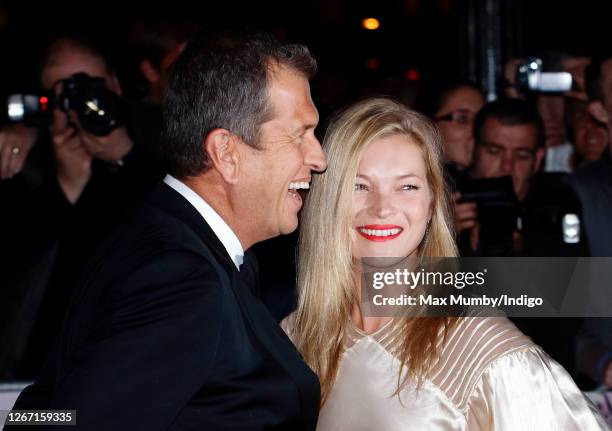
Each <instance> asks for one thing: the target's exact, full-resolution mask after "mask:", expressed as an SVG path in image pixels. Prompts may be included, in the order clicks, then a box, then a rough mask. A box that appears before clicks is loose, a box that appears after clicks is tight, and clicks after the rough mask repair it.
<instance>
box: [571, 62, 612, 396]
mask: <svg viewBox="0 0 612 431" xmlns="http://www.w3.org/2000/svg"><path fill="white" fill-rule="evenodd" d="M587 90H588V93H589V99H590V103H589V108H588V109H589V112H590V113H591V115H592V116H593V117H594V118H595V120H597V121H598V122H600V123H601V124H604V125H605V126H606V129H607V132H608V135H609V136H610V139H612V55H607V56H603V57H601V58H598V59H596V60H595V61H593V63H591V65H589V68H588V69H587ZM568 182H569V183H570V185H571V186H572V187H573V188H574V190H576V193H577V194H578V196H579V197H580V201H581V202H582V206H583V208H584V224H585V228H586V232H587V235H588V237H589V245H590V251H591V255H592V256H597V257H610V256H612V224H611V223H610V214H612V147H609V148H608V149H607V150H605V151H604V154H603V157H602V158H601V159H600V160H598V161H596V162H592V163H590V164H588V165H585V166H583V167H582V168H579V169H577V170H576V172H575V173H574V174H573V175H572V176H571V177H569V178H568ZM593 299H594V300H598V299H599V298H593ZM602 306H603V307H607V308H608V309H609V307H610V304H602ZM611 334H612V319H610V318H603V319H597V318H590V319H585V322H584V328H583V332H582V333H581V335H580V336H579V338H578V343H577V350H576V362H577V366H578V369H579V370H580V371H581V372H583V373H584V374H585V375H587V376H589V377H590V378H591V379H592V380H593V381H594V382H595V383H597V384H601V385H605V386H607V387H612V335H611Z"/></svg>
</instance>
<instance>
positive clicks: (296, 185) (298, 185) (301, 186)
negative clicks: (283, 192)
mask: <svg viewBox="0 0 612 431" xmlns="http://www.w3.org/2000/svg"><path fill="white" fill-rule="evenodd" d="M298 189H305V190H308V189H310V183H307V182H305V181H304V182H293V183H290V184H289V190H298Z"/></svg>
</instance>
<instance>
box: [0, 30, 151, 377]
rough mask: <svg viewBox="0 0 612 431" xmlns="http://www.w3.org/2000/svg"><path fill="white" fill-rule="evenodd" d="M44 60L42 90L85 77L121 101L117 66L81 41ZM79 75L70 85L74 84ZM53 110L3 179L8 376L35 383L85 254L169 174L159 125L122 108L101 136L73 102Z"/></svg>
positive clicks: (61, 44) (4, 359) (66, 40)
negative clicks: (157, 142)
mask: <svg viewBox="0 0 612 431" xmlns="http://www.w3.org/2000/svg"><path fill="white" fill-rule="evenodd" d="M41 64H42V67H41V71H40V83H41V87H42V88H43V89H44V90H47V91H49V92H51V91H53V92H55V93H56V94H58V95H59V94H62V93H63V92H64V86H65V85H68V84H66V80H68V79H73V77H75V76H79V75H77V74H86V75H87V76H88V77H89V78H91V79H100V80H101V81H100V87H98V90H97V91H98V92H102V91H103V90H102V86H104V87H105V89H104V91H106V92H107V93H106V94H107V95H108V96H107V97H116V98H117V99H118V100H121V101H123V99H119V96H120V95H121V87H120V85H119V82H118V80H117V77H116V75H115V73H114V70H113V67H112V66H111V64H110V63H109V61H108V60H107V58H105V56H104V55H103V54H102V52H101V51H100V50H99V49H98V47H97V46H96V45H95V44H93V43H91V42H89V41H87V40H85V39H82V38H74V37H65V36H64V37H58V38H56V39H54V40H52V41H51V42H50V43H49V45H48V47H47V49H46V51H45V55H44V57H43V59H42V61H41ZM89 78H87V79H89ZM76 82H78V81H72V83H73V84H71V85H74V87H73V88H77V89H78V85H76ZM90 82H91V81H90ZM85 91H90V90H85ZM73 92H76V93H77V94H78V93H79V92H80V93H81V94H82V92H83V90H82V89H81V90H73ZM113 94H114V95H116V96H110V95H113ZM74 99H75V98H73V99H72V100H74ZM71 103H73V102H71ZM50 107H53V111H52V121H51V122H50V123H49V124H41V125H40V126H41V127H40V130H38V131H37V133H36V135H37V138H36V139H37V141H36V143H35V144H34V145H33V146H32V147H31V151H30V152H29V154H28V159H27V162H26V163H25V166H24V168H23V170H22V171H21V172H20V173H18V174H17V175H16V176H15V177H14V178H12V179H10V180H6V181H2V182H0V198H1V200H2V202H3V203H4V205H5V209H4V211H2V213H1V214H0V224H1V225H2V226H4V227H5V231H4V232H3V244H2V245H3V247H2V248H1V250H0V255H1V257H2V262H4V263H5V265H6V268H5V269H4V270H3V272H2V280H1V281H0V283H1V284H2V285H3V287H4V289H3V290H2V292H1V293H0V296H1V297H0V315H1V316H2V317H3V319H6V320H4V321H2V322H0V328H1V330H0V342H1V343H2V345H3V346H4V349H2V352H0V376H2V377H3V378H10V379H24V380H26V379H27V380H30V379H33V378H34V377H35V376H36V375H37V374H38V372H39V371H40V368H41V366H42V362H43V360H44V358H45V356H46V355H47V353H48V351H49V349H50V347H51V345H52V342H53V340H54V339H55V337H56V336H57V334H58V332H59V329H60V327H61V324H62V322H63V319H64V315H65V312H66V308H67V304H68V300H69V298H70V296H71V295H72V292H73V288H74V286H75V284H76V282H77V279H78V276H79V275H80V272H81V271H82V270H83V268H84V267H85V264H86V262H87V260H88V258H90V257H91V255H92V254H93V251H94V250H95V248H96V247H97V246H98V245H99V243H100V242H101V240H102V238H103V237H105V236H106V235H107V234H108V233H109V232H110V231H111V230H112V229H114V228H115V227H116V226H117V225H118V224H119V220H120V219H121V218H123V217H124V215H125V214H126V213H128V212H129V211H131V210H132V209H133V208H134V207H135V206H136V204H137V203H139V202H141V201H142V200H143V198H144V196H145V195H146V193H148V191H149V190H150V189H151V188H152V186H153V185H154V184H155V183H156V182H157V181H159V180H160V179H161V178H163V176H162V173H161V170H160V169H159V168H158V167H157V166H156V163H154V162H153V161H152V156H151V155H150V151H149V150H147V149H146V145H145V142H146V143H148V142H149V141H151V139H150V138H149V137H147V136H151V135H159V134H160V130H159V126H158V127H157V131H156V127H155V123H153V124H146V132H144V133H143V132H142V130H143V129H145V125H144V124H142V123H140V124H138V123H137V122H136V121H133V118H132V116H130V115H129V114H130V113H131V110H127V109H126V113H125V114H124V115H121V118H122V120H123V121H124V123H123V124H121V125H119V124H118V125H117V127H114V128H112V130H109V131H108V134H106V135H105V136H98V135H96V134H94V133H92V132H90V131H89V129H88V128H86V127H83V125H81V124H80V122H79V117H78V116H77V114H76V112H75V110H74V106H72V108H73V109H71V110H69V111H68V112H66V111H64V110H63V109H60V107H59V106H56V104H51V105H50ZM32 130H36V129H32ZM0 134H1V133H0ZM147 134H148V135H147ZM27 148H29V147H27ZM26 153H27V151H26V150H24V151H22V152H19V153H18V154H16V156H15V157H16V158H23V157H25V155H26ZM41 209H44V210H42V211H41ZM9 226H10V229H9V228H8V227H9ZM4 254H6V256H5V255H4Z"/></svg>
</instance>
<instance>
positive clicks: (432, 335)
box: [293, 98, 456, 403]
mask: <svg viewBox="0 0 612 431" xmlns="http://www.w3.org/2000/svg"><path fill="white" fill-rule="evenodd" d="M394 134H399V135H406V136H409V137H410V138H412V140H413V141H414V142H416V143H417V145H419V147H420V148H421V151H422V154H423V158H424V161H425V165H426V170H427V180H428V182H429V186H430V188H431V191H432V213H431V214H432V217H431V222H430V225H429V231H428V233H427V234H426V235H427V240H426V241H422V242H421V245H420V246H419V250H418V254H419V256H431V257H440V256H449V257H450V256H456V247H455V243H454V240H453V233H452V230H451V227H450V226H451V225H450V222H449V220H450V218H449V214H450V212H449V206H448V202H449V200H448V196H447V191H446V187H445V181H444V175H443V170H442V162H441V160H442V157H441V135H440V132H439V131H438V128H437V126H435V125H434V124H433V123H432V122H431V121H429V120H428V119H427V118H425V117H424V116H422V115H421V114H419V113H417V112H414V111H411V110H409V109H407V108H406V107H404V106H403V105H401V104H399V103H397V102H394V101H392V100H389V99H383V98H375V99H367V100H364V101H361V102H359V103H357V104H355V105H353V106H352V107H350V108H348V109H347V110H345V111H344V112H342V113H341V114H340V115H339V116H337V117H336V118H335V119H334V120H333V121H332V123H331V124H330V126H329V128H328V129H327V133H326V135H325V139H324V141H323V146H324V148H325V150H326V152H327V157H328V167H327V171H326V173H325V174H324V175H319V176H317V177H316V178H314V179H313V184H312V190H311V191H310V193H309V196H308V199H307V202H306V204H305V206H304V210H303V214H302V224H301V233H300V241H299V266H298V267H299V270H298V291H299V299H298V308H297V311H296V315H295V327H294V332H293V334H294V341H295V343H296V345H297V347H298V349H299V350H300V352H301V353H302V355H303V357H304V360H305V361H306V362H307V363H308V364H309V365H310V367H311V368H312V369H313V370H314V371H315V372H316V373H317V375H318V376H319V379H320V381H321V394H322V403H324V402H325V400H326V398H327V395H328V394H329V391H330V390H331V387H332V386H333V383H334V380H335V378H336V374H337V370H338V364H339V360H340V355H341V354H342V351H343V339H344V334H345V331H346V328H347V324H348V321H349V318H350V312H351V308H352V306H353V305H354V303H355V301H357V292H356V284H355V273H354V272H355V271H354V269H355V268H354V263H353V255H352V250H351V237H350V230H351V223H352V220H351V206H352V194H353V189H354V183H355V178H356V175H357V169H358V166H359V162H360V160H361V156H362V154H363V152H364V151H365V149H366V148H367V146H368V145H369V144H370V143H371V142H372V141H374V140H376V139H380V138H382V137H385V136H389V135H394ZM452 323H453V321H452V319H448V318H403V319H402V321H401V322H398V323H396V324H398V325H403V326H405V327H403V328H401V330H402V331H403V333H404V334H405V335H406V336H405V337H404V340H403V342H402V346H401V348H400V353H399V358H400V360H401V364H402V365H401V370H403V369H404V367H406V369H408V370H409V373H406V377H405V379H404V380H403V381H400V380H399V377H398V391H399V389H400V387H403V386H404V385H405V384H406V383H407V380H408V377H409V376H414V377H417V378H421V377H422V376H423V375H424V374H425V372H426V371H427V367H428V364H429V363H430V361H431V360H432V359H433V358H434V357H435V354H436V349H435V345H436V339H437V336H438V333H439V331H440V329H444V331H445V332H446V330H447V329H448V328H449V327H450V325H452ZM408 334H409V335H408ZM401 370H400V375H401V374H402V373H401Z"/></svg>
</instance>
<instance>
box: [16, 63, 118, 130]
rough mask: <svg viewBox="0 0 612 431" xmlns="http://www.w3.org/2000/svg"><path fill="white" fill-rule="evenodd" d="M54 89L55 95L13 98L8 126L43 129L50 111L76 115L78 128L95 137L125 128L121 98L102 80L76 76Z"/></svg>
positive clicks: (50, 115)
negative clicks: (56, 89)
mask: <svg viewBox="0 0 612 431" xmlns="http://www.w3.org/2000/svg"><path fill="white" fill-rule="evenodd" d="M56 85H61V91H60V92H59V94H56V93H55V92H40V93H39V94H13V95H11V96H9V98H8V100H7V115H8V120H9V121H10V122H14V123H16V122H22V123H24V124H25V125H26V126H31V127H43V126H48V125H50V124H51V121H52V115H53V109H56V108H58V109H61V110H62V111H64V112H66V113H68V111H73V112H75V113H76V115H77V118H78V120H79V123H80V125H81V127H82V128H83V129H84V130H86V131H87V132H89V133H92V134H94V135H97V136H106V135H108V134H109V133H110V132H112V131H113V130H114V129H116V128H117V127H120V126H122V125H123V124H125V112H126V110H125V104H124V102H123V100H122V99H121V97H119V96H118V95H117V94H115V93H113V92H112V91H110V90H109V89H108V88H107V87H106V83H105V81H104V78H93V77H91V76H89V75H87V74H86V73H77V74H74V75H72V76H70V77H69V78H66V79H64V80H62V81H60V82H58V84H56Z"/></svg>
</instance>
